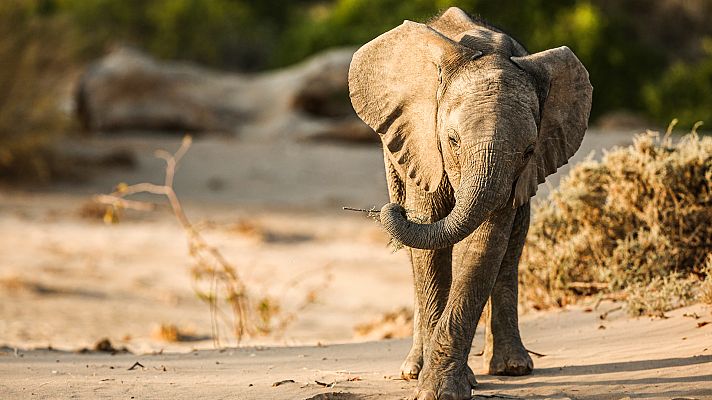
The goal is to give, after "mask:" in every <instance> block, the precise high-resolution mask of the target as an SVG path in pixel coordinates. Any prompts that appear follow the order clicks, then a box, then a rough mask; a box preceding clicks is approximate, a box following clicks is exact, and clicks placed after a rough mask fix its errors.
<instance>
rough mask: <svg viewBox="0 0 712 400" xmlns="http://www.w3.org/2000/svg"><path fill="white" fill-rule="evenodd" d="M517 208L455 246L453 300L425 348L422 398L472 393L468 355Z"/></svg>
mask: <svg viewBox="0 0 712 400" xmlns="http://www.w3.org/2000/svg"><path fill="white" fill-rule="evenodd" d="M513 219H514V210H512V209H511V208H505V209H503V210H500V211H497V212H495V213H493V214H492V215H491V216H490V217H489V218H488V219H487V220H486V221H485V222H484V223H483V224H482V225H481V226H480V227H479V228H478V229H477V230H475V231H474V232H473V233H472V234H471V235H470V236H468V237H467V238H466V239H465V240H463V241H462V242H460V243H458V244H456V245H455V247H454V249H453V281H452V285H451V288H450V294H449V296H448V302H447V304H446V306H445V309H444V310H443V313H442V316H441V317H440V319H439V320H438V322H437V325H436V326H435V329H434V330H433V333H432V336H431V337H430V340H429V342H427V343H428V344H427V346H426V352H425V354H424V359H425V362H424V365H423V370H422V371H421V373H420V378H419V382H418V389H417V392H416V397H417V398H418V399H433V400H434V399H452V400H460V399H469V398H470V397H471V391H472V387H473V382H472V381H471V370H470V368H469V366H468V365H467V359H468V356H469V354H470V348H471V346H472V339H473V337H474V335H475V329H476V328H477V322H478V321H479V319H480V316H481V315H482V310H483V308H484V306H485V303H486V302H487V299H488V298H489V296H490V293H491V291H492V287H493V286H494V283H495V280H496V278H497V274H498V272H499V267H500V264H501V262H502V259H503V257H504V254H505V252H506V250H507V244H508V241H509V236H510V232H511V228H512V220H513Z"/></svg>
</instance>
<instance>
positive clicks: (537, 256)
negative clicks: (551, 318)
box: [520, 130, 712, 314]
mask: <svg viewBox="0 0 712 400" xmlns="http://www.w3.org/2000/svg"><path fill="white" fill-rule="evenodd" d="M711 252H712V138H710V137H703V138H700V137H698V135H697V134H696V133H695V132H694V130H693V132H692V133H691V134H689V135H686V136H684V137H683V138H681V139H680V140H679V141H678V142H677V143H675V144H673V142H672V140H671V139H670V136H669V134H668V135H665V137H664V138H663V139H660V138H659V137H658V134H657V133H655V132H650V131H648V132H646V133H644V134H641V135H638V136H636V137H635V139H634V143H633V145H632V146H629V147H625V148H616V149H613V150H612V151H610V152H607V153H605V154H604V156H603V159H602V161H600V162H598V161H594V160H592V159H590V158H589V159H588V160H587V161H584V162H582V163H580V164H578V165H577V166H575V167H574V168H573V169H572V170H571V172H570V173H569V175H568V177H566V178H565V179H564V180H562V182H561V185H560V186H559V188H558V189H556V190H555V191H553V192H552V194H551V196H550V197H549V198H548V199H547V200H546V201H544V202H543V203H541V204H539V205H537V206H536V207H535V208H534V218H533V221H532V224H531V228H530V232H529V236H528V238H527V244H526V247H525V250H524V254H523V257H522V276H521V282H520V283H521V285H522V289H521V292H522V294H523V296H522V298H523V301H524V302H525V306H526V305H531V306H533V307H534V308H547V307H551V306H562V305H565V304H568V303H571V302H574V301H576V300H577V299H579V298H580V297H581V296H586V295H593V294H614V293H617V294H621V293H623V294H626V293H627V295H628V297H629V300H631V303H633V306H632V307H631V310H632V311H633V312H634V313H645V314H650V313H652V314H655V313H657V312H658V311H660V310H662V311H661V312H663V311H665V310H667V309H669V308H670V307H674V306H675V305H682V304H683V303H686V302H687V301H688V300H689V299H690V298H691V297H690V296H692V295H691V294H690V293H689V291H690V290H692V288H691V287H688V286H689V285H688V284H687V283H684V282H687V279H688V277H692V278H690V279H693V278H694V279H693V280H691V281H690V285H693V286H695V290H697V289H699V286H700V281H701V280H702V279H704V277H705V276H708V275H709V272H710V270H709V268H706V267H705V264H706V262H705V260H706V259H707V257H708V256H709V255H710V253H711ZM708 280H709V278H708ZM626 289H628V290H627V292H626ZM646 290H647V291H648V292H651V293H644V292H645V291H646ZM652 292H656V293H652ZM650 296H653V297H654V298H655V299H653V297H650ZM655 296H657V297H655ZM671 296H672V297H676V296H677V297H676V298H674V299H673V298H670V297H671ZM653 303H655V304H653Z"/></svg>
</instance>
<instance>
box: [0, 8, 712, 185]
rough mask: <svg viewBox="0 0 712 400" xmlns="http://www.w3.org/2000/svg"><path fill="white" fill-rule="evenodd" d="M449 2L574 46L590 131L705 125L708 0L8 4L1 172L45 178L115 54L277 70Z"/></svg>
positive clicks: (710, 69) (709, 86) (709, 102)
mask: <svg viewBox="0 0 712 400" xmlns="http://www.w3.org/2000/svg"><path fill="white" fill-rule="evenodd" d="M449 6H459V7H461V8H463V9H464V10H468V11H469V12H471V13H472V14H474V15H480V16H482V17H483V18H485V19H487V20H488V21H490V22H491V23H493V24H494V25H496V26H498V27H500V28H502V29H504V30H505V31H507V32H509V33H510V34H512V35H513V36H514V37H515V38H517V39H518V40H519V41H520V42H522V43H523V44H524V45H525V46H526V47H527V48H528V49H529V51H530V52H536V51H540V50H544V49H547V48H552V47H556V46H560V45H563V44H565V45H567V46H569V47H571V48H572V49H573V50H574V51H575V53H576V54H577V55H578V57H579V58H580V59H581V60H582V61H583V63H584V64H585V65H586V66H587V68H588V70H589V72H590V74H591V80H592V82H593V86H594V87H595V89H596V94H595V99H594V104H593V111H592V120H593V122H594V124H595V123H599V124H604V125H605V126H610V125H617V124H631V123H633V124H637V125H643V126H645V125H659V126H666V125H667V124H668V123H669V121H670V120H671V119H672V118H678V119H679V122H680V126H682V127H690V126H692V124H694V123H695V122H696V121H698V120H710V119H712V118H710V117H712V115H710V113H712V96H710V93H711V92H712V24H711V23H710V20H711V19H712V4H710V2H709V1H705V0H660V1H653V0H632V1H625V2H620V1H612V0H610V1H609V0H598V1H595V0H594V1H592V0H554V1H544V0H526V1H509V0H503V1H498V2H490V1H482V0H480V1H478V0H467V1H466V0H462V1H450V0H414V1H408V2H402V1H396V0H394V1H390V0H378V1H377V0H338V1H318V0H295V1H289V2H283V1H270V0H264V1H241V0H211V1H199V0H152V1H139V0H127V1H114V0H92V1H83V0H7V1H3V2H2V5H0V19H2V21H0V22H1V23H0V29H2V32H0V37H1V38H2V39H0V40H1V43H0V52H1V54H0V59H1V60H2V64H0V88H2V93H3V96H2V97H3V99H2V104H1V107H0V141H1V142H2V154H0V173H1V174H2V175H1V176H2V177H4V178H8V177H11V176H16V175H39V176H40V177H42V176H44V175H47V174H51V173H52V171H51V166H50V165H47V164H48V163H51V160H48V158H50V157H51V156H50V155H49V154H48V153H47V152H46V146H47V145H48V142H50V141H51V140H52V139H53V138H55V137H57V136H61V135H64V134H67V133H69V134H74V133H76V131H77V128H78V124H77V118H75V117H74V115H75V113H74V111H76V109H75V108H76V104H75V103H74V102H73V99H72V98H71V91H72V90H75V89H76V87H75V86H76V78H77V76H78V75H79V74H81V73H82V72H83V70H84V69H85V68H86V67H87V65H88V64H89V63H91V62H93V61H95V60H97V59H98V58H100V57H102V56H104V55H106V54H107V52H108V51H110V50H111V49H116V47H117V46H129V47H132V48H134V49H137V50H139V51H141V52H143V53H144V54H146V55H148V56H150V57H155V58H156V59H159V60H182V61H190V62H194V63H196V64H200V65H203V66H207V67H210V68H214V69H218V70H223V71H231V72H240V73H246V72H250V73H255V72H262V71H273V70H275V69H279V68H284V67H287V66H290V65H293V64H295V63H299V62H302V61H303V60H305V59H307V58H309V57H311V56H314V55H315V54H318V53H320V52H322V51H325V50H327V49H332V48H335V47H340V46H350V47H353V46H358V45H360V44H363V43H365V42H367V41H368V40H370V39H371V38H373V37H375V36H377V35H378V34H380V33H382V32H384V31H386V30H388V29H390V28H392V27H394V26H396V25H398V24H399V23H400V22H401V21H402V20H403V19H413V20H426V19H428V18H430V17H432V16H433V15H435V14H436V13H437V12H438V11H440V10H443V9H445V8H447V7H449ZM338 95H341V99H339V100H340V101H346V100H345V97H344V95H345V93H338ZM58 103H59V104H58ZM606 124H608V125H606ZM178 125H180V124H178ZM177 127H178V128H181V126H177Z"/></svg>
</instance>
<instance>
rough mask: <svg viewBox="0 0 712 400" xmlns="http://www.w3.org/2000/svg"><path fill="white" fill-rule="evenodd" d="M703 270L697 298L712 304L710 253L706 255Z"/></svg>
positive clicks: (711, 260) (711, 256)
mask: <svg viewBox="0 0 712 400" xmlns="http://www.w3.org/2000/svg"><path fill="white" fill-rule="evenodd" d="M703 272H704V273H705V280H704V281H702V285H700V292H699V293H698V300H700V301H701V302H703V303H705V304H707V305H709V306H712V255H710V256H709V257H707V266H705V269H704V271H703Z"/></svg>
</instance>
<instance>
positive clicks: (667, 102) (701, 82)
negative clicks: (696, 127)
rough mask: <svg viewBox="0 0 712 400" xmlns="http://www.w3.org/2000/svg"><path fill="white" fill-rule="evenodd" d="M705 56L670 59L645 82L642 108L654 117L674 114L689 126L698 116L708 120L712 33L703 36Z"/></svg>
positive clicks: (710, 111) (711, 113) (710, 112)
mask: <svg viewBox="0 0 712 400" xmlns="http://www.w3.org/2000/svg"><path fill="white" fill-rule="evenodd" d="M704 47H705V50H706V52H707V54H706V57H705V58H703V59H702V60H700V61H698V62H696V63H692V64H686V63H684V62H682V61H677V62H675V63H673V64H672V65H671V66H670V67H669V68H668V69H667V70H666V71H665V72H664V73H663V74H662V76H661V77H660V79H659V80H658V81H656V82H654V83H650V84H648V85H646V86H645V87H644V89H643V96H644V101H645V105H646V109H647V110H648V112H649V113H650V115H652V116H655V117H656V118H657V119H658V120H661V119H662V120H665V119H672V118H677V119H678V120H679V121H680V124H681V125H682V126H685V127H690V126H692V125H693V124H695V122H697V121H699V120H703V121H712V37H710V38H707V39H706V40H705V46H704Z"/></svg>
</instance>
